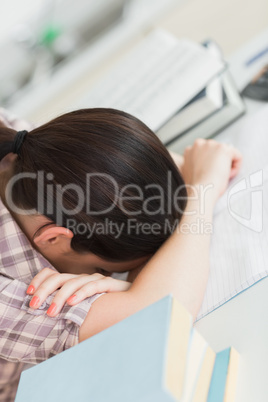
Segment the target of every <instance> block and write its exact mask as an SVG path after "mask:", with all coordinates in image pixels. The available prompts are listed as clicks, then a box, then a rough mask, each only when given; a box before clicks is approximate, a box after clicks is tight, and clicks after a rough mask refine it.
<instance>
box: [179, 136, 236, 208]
mask: <svg viewBox="0 0 268 402" xmlns="http://www.w3.org/2000/svg"><path fill="white" fill-rule="evenodd" d="M241 162H242V155H241V153H240V152H239V151H238V150H237V149H236V148H234V147H233V146H231V145H226V144H221V143H219V142H216V141H214V140H204V139H198V140H196V141H195V143H194V145H193V146H190V147H187V148H186V149H185V152H184V162H183V165H182V167H181V171H182V175H183V178H184V180H185V183H186V184H187V185H190V186H191V185H192V186H200V185H203V186H211V194H212V196H213V200H214V202H215V201H216V200H217V199H218V198H219V197H220V196H221V195H222V194H223V192H224V191H225V190H226V188H227V185H228V182H229V180H230V179H232V178H233V177H234V176H236V174H237V173H238V171H239V169H240V167H241Z"/></svg>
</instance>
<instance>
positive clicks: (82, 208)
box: [0, 108, 186, 261]
mask: <svg viewBox="0 0 268 402" xmlns="http://www.w3.org/2000/svg"><path fill="white" fill-rule="evenodd" d="M15 134H16V132H15V131H14V130H11V129H7V128H1V127H0V159H3V158H4V157H5V156H6V155H8V154H9V153H10V152H12V142H13V139H14V137H15ZM10 177H12V178H13V182H11V181H10V180H9V186H7V187H6V189H7V192H6V194H7V195H8V199H9V200H11V201H12V202H13V203H14V204H15V205H16V206H17V207H19V208H20V209H22V210H25V211H29V210H37V211H38V213H39V214H40V215H42V216H45V217H46V218H48V219H49V220H50V221H51V222H53V223H55V224H56V225H57V226H60V227H63V228H68V229H69V230H70V231H71V232H72V234H73V235H72V239H71V247H72V249H73V250H74V251H76V252H78V253H87V252H90V253H93V254H94V255H96V256H98V257H101V258H104V259H106V260H108V261H129V260H134V259H137V258H141V257H144V256H146V255H147V256H148V255H151V254H153V253H154V252H155V251H156V250H157V249H158V248H159V247H160V246H161V244H162V243H163V242H164V241H165V240H166V239H167V238H168V237H169V235H170V234H171V232H172V230H174V228H175V226H176V224H177V223H178V221H179V220H180V218H181V216H182V214H183V211H184V208H185V205H186V189H185V187H184V183H183V179H182V177H181V175H180V173H179V171H178V169H177V167H176V166H175V164H174V162H173V160H172V158H171V156H170V155H169V153H168V151H167V150H166V148H165V147H164V146H163V145H162V143H161V142H160V140H159V139H158V138H157V137H156V135H155V134H154V133H153V132H152V131H151V130H150V129H149V128H148V127H147V126H146V125H145V124H143V123H142V122H141V121H139V120H138V119H136V118H134V117H133V116H131V115H129V114H127V113H124V112H121V111H118V110H114V109H101V108H99V109H84V110H78V111H74V112H71V113H67V114H65V115H62V116H60V117H58V118H56V119H54V120H52V121H50V122H49V123H46V124H44V125H42V126H40V127H38V128H36V129H34V130H32V131H31V132H29V133H28V134H27V136H26V137H25V140H24V143H23V145H22V147H21V150H20V152H19V156H18V157H17V158H15V160H14V162H13V163H12V171H11V173H10V172H9V179H10ZM174 191H177V193H176V200H175V203H174V198H173V196H174Z"/></svg>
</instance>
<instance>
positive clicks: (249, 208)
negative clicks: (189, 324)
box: [198, 106, 268, 319]
mask: <svg viewBox="0 0 268 402" xmlns="http://www.w3.org/2000/svg"><path fill="white" fill-rule="evenodd" d="M217 140H219V141H222V142H228V143H232V144H233V145H235V146H236V147H237V148H238V149H239V150H240V151H241V152H242V154H243V165H242V168H241V172H240V173H239V175H238V176H237V177H236V178H235V179H233V180H232V182H231V183H230V185H229V188H228V190H227V191H226V193H225V194H224V195H223V196H222V197H221V199H220V200H219V201H218V204H217V206H216V209H215V216H214V229H213V230H214V232H213V236H212V241H211V255H210V262H211V270H210V276H209V280H208V286H207V290H206V294H205V298H204V302H203V305H202V308H201V310H200V313H199V316H198V319H200V318H202V317H203V316H204V315H206V314H208V313H209V312H211V311H212V310H214V309H215V308H217V307H219V306H221V305H222V304H224V303H225V302H226V301H228V300H230V299H231V298H232V297H234V296H236V295H237V294H239V293H240V292H242V291H243V290H245V289H246V288H248V287H250V286H251V285H253V284H254V283H256V282H257V281H259V280H260V279H262V278H264V277H266V276H268V202H267V201H266V200H268V107H267V106H265V107H263V108H262V109H261V110H260V111H259V112H257V113H256V114H254V115H253V116H249V117H248V118H247V119H245V121H244V124H243V126H242V128H240V129H238V130H237V132H236V131H235V130H233V131H231V130H228V134H224V133H223V134H222V135H219V136H218V137H217ZM228 198H229V208H228Z"/></svg>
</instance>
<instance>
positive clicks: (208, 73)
mask: <svg viewBox="0 0 268 402" xmlns="http://www.w3.org/2000/svg"><path fill="white" fill-rule="evenodd" d="M74 106H75V107H78V108H84V107H85V108H87V107H108V108H115V109H119V110H123V111H125V112H128V113H130V114H132V115H134V116H136V117H138V118H139V119H141V120H142V121H144V122H145V123H146V124H147V125H148V126H149V127H150V128H151V129H152V130H153V131H155V132H156V134H157V135H158V136H159V138H160V139H161V141H162V142H163V143H164V144H165V145H166V146H168V147H169V148H170V150H174V151H177V152H178V151H179V152H182V151H183V149H184V148H185V147H186V146H187V145H190V144H192V143H193V141H194V140H195V139H196V138H198V137H203V138H207V137H211V136H213V135H215V134H216V133H218V132H219V131H221V130H222V129H223V128H224V127H226V126H227V125H228V124H230V123H231V122H233V121H234V120H235V119H237V118H238V117H239V116H241V115H242V114H243V113H244V111H245V106H244V103H243V101H242V99H241V97H240V95H239V93H238V92H237V90H236V87H235V85H234V83H233V81H232V78H231V76H230V73H229V71H228V68H227V65H226V63H225V62H224V61H223V58H222V54H221V51H220V49H219V48H218V46H217V45H216V44H215V43H214V42H213V41H207V42H206V43H204V44H203V45H201V44H198V43H195V42H193V41H190V40H188V39H178V38H176V37H175V36H174V35H172V34H170V33H169V32H167V31H164V30H160V29H157V30H154V31H152V32H151V33H150V34H148V35H147V36H146V37H145V38H144V39H142V40H141V42H140V43H139V44H138V45H136V46H135V47H133V48H132V49H130V50H128V51H127V53H126V54H125V55H124V56H123V57H122V58H121V59H120V60H119V62H117V63H116V64H115V65H114V66H113V67H112V68H111V69H110V70H109V71H108V73H106V75H105V76H104V77H102V78H101V79H100V80H99V81H98V82H96V83H95V84H94V86H93V87H91V88H90V89H89V91H87V94H86V96H84V98H82V99H80V101H79V102H78V104H76V105H74Z"/></svg>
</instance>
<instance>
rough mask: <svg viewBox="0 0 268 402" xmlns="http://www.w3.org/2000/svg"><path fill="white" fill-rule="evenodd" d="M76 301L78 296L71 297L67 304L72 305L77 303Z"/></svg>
mask: <svg viewBox="0 0 268 402" xmlns="http://www.w3.org/2000/svg"><path fill="white" fill-rule="evenodd" d="M76 299H77V296H76V295H73V296H70V297H69V299H67V303H68V304H72V303H74V302H75V301H76Z"/></svg>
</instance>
